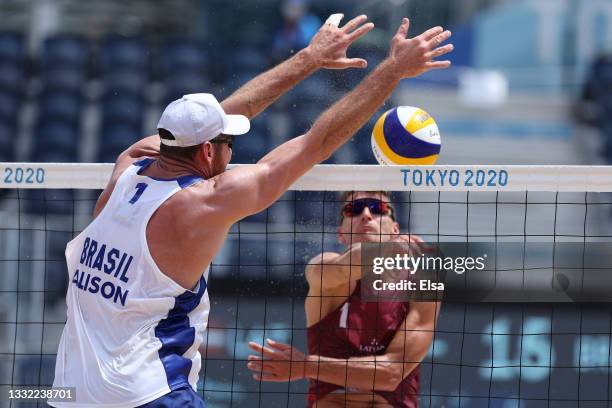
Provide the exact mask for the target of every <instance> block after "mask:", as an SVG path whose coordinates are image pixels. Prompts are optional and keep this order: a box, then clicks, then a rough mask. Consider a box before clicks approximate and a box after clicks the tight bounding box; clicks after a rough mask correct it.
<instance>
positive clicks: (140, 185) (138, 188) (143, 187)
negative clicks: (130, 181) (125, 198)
mask: <svg viewBox="0 0 612 408" xmlns="http://www.w3.org/2000/svg"><path fill="white" fill-rule="evenodd" d="M148 186H149V185H148V184H147V183H138V184H136V193H134V197H132V199H131V200H130V204H134V203H135V202H136V201H138V199H139V198H140V196H141V195H142V193H144V191H145V190H146V188H147V187H148Z"/></svg>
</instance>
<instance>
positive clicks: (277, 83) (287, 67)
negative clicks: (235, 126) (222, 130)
mask: <svg viewBox="0 0 612 408" xmlns="http://www.w3.org/2000/svg"><path fill="white" fill-rule="evenodd" d="M319 67H320V66H319V62H318V61H317V60H316V59H315V58H314V56H313V54H312V51H311V50H310V49H308V48H305V49H303V50H301V51H300V52H298V53H297V54H296V55H294V56H293V57H292V58H290V59H288V60H287V61H284V62H282V63H281V64H279V65H277V66H276V67H274V68H272V69H270V70H268V71H266V72H264V73H263V74H261V75H258V76H256V77H255V78H253V79H251V80H250V81H249V82H247V83H246V84H244V85H243V86H242V87H240V89H238V90H237V91H236V92H234V93H233V94H232V95H230V96H229V97H228V98H227V99H225V100H224V101H223V102H221V106H222V107H223V110H224V111H225V113H228V114H240V115H244V116H246V117H248V118H249V119H252V118H254V117H255V116H257V115H258V114H259V113H261V112H262V111H263V110H264V109H266V108H267V107H268V106H270V104H272V103H273V102H274V101H275V100H277V99H278V98H279V97H280V96H282V95H283V94H284V93H285V92H287V91H288V90H290V89H291V88H293V87H294V86H295V85H296V84H298V83H299V82H300V81H302V80H303V79H305V78H306V77H308V76H309V75H310V74H312V73H313V72H315V71H316V70H317V69H318V68H319Z"/></svg>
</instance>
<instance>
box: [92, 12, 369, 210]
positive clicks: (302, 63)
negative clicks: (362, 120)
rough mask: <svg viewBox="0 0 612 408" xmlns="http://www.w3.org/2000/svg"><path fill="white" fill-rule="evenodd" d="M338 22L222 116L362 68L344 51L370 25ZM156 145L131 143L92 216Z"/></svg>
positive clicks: (255, 82)
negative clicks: (327, 75) (313, 77)
mask: <svg viewBox="0 0 612 408" xmlns="http://www.w3.org/2000/svg"><path fill="white" fill-rule="evenodd" d="M334 16H337V17H336V18H334ZM338 16H339V18H338ZM341 18H342V17H341V15H332V16H331V17H330V19H328V21H327V22H326V23H325V24H323V26H322V27H321V28H320V29H319V31H318V32H317V34H316V35H315V36H314V37H313V38H312V40H311V41H310V44H309V45H308V47H306V48H305V49H303V50H301V51H300V52H298V53H297V54H296V55H295V56H293V57H292V58H290V59H288V60H287V61H285V62H283V63H281V64H279V65H277V66H276V67H274V68H272V69H271V70H269V71H266V72H264V73H263V74H261V75H259V76H257V77H255V78H253V79H252V80H250V81H249V82H247V83H246V84H245V85H243V86H242V87H240V88H239V89H238V90H237V91H236V92H234V93H233V94H232V95H231V96H229V97H228V98H227V99H225V100H224V101H223V102H221V106H222V107H223V110H224V111H225V113H228V114H241V115H245V116H247V117H248V118H249V119H252V118H254V117H255V116H257V115H258V114H259V113H261V112H262V111H263V110H264V109H266V108H267V107H268V106H270V104H272V103H273V102H274V101H275V100H276V99H278V98H279V97H280V96H282V95H283V94H284V93H286V92H287V91H289V90H290V89H291V88H293V87H294V86H295V85H297V84H298V83H299V82H300V81H302V80H303V79H305V78H306V77H307V76H309V75H310V74H312V73H313V72H315V71H316V70H317V69H319V68H328V69H345V68H365V67H366V66H367V63H366V61H365V60H364V59H361V58H347V57H346V51H347V49H348V47H349V46H350V45H351V44H352V43H353V42H355V41H356V40H357V39H359V38H361V37H363V36H364V35H365V34H367V33H368V32H369V31H370V30H372V28H374V24H372V23H366V21H367V17H366V16H365V15H361V16H358V17H355V18H354V19H352V20H351V21H349V22H348V23H347V24H346V25H344V26H343V27H342V28H338V23H339V22H340V19H341ZM159 144H160V140H159V135H153V136H149V137H146V138H144V139H142V140H139V141H138V142H136V143H134V144H133V145H131V146H130V147H128V148H127V149H126V150H125V151H124V152H122V153H121V154H120V155H119V157H118V158H117V161H116V162H115V168H114V169H113V174H112V176H111V179H110V181H109V183H108V185H107V186H106V188H105V189H104V191H103V192H102V194H100V197H99V198H98V202H97V203H96V208H95V209H94V216H95V215H97V214H98V213H99V212H100V211H101V209H102V208H103V207H104V205H105V204H106V202H107V201H108V198H109V197H110V194H111V192H112V190H113V188H114V186H115V183H116V181H117V179H118V178H119V176H120V175H121V173H123V171H124V170H125V169H126V168H127V167H128V166H129V165H131V164H132V163H133V162H135V161H136V160H137V159H138V158H140V157H143V156H149V157H155V156H158V155H159Z"/></svg>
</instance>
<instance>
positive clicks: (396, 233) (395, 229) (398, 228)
mask: <svg viewBox="0 0 612 408" xmlns="http://www.w3.org/2000/svg"><path fill="white" fill-rule="evenodd" d="M391 231H393V233H394V234H395V235H398V234H399V233H400V226H399V224H398V223H397V222H393V227H391Z"/></svg>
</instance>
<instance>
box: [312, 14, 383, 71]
mask: <svg viewBox="0 0 612 408" xmlns="http://www.w3.org/2000/svg"><path fill="white" fill-rule="evenodd" d="M342 17H343V14H332V15H331V16H330V17H329V18H328V19H327V21H326V22H325V24H323V26H321V28H320V29H319V31H318V32H317V34H315V36H314V37H313V38H312V40H311V41H310V44H309V45H308V47H307V49H308V50H309V51H310V52H311V53H312V56H313V58H314V60H315V61H316V62H317V64H318V65H319V66H321V67H323V68H328V69H346V68H365V67H367V66H368V63H367V61H366V60H364V59H363V58H348V57H347V56H346V50H347V49H348V47H349V46H350V45H351V44H352V43H353V42H355V41H356V40H357V39H359V38H361V37H363V36H364V35H366V34H367V33H368V32H369V31H370V30H372V29H373V28H374V24H373V23H366V21H367V19H368V17H367V16H365V15H361V16H359V17H355V18H354V19H352V20H351V21H349V22H348V23H346V24H345V25H344V26H343V27H338V25H339V23H340V20H341V19H342Z"/></svg>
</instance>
